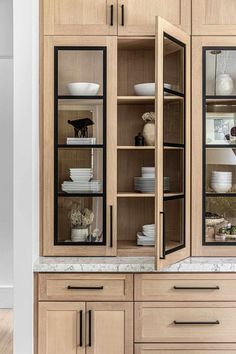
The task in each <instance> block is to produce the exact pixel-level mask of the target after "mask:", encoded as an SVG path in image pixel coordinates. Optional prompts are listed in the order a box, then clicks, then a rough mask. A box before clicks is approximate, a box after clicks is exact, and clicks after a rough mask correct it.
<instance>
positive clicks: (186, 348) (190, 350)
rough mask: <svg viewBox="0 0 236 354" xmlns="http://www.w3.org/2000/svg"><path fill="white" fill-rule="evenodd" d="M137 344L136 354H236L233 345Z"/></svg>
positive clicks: (235, 348)
mask: <svg viewBox="0 0 236 354" xmlns="http://www.w3.org/2000/svg"><path fill="white" fill-rule="evenodd" d="M220 346H221V345H219V344H217V345H212V344H210V345H209V344H196V343H192V344H186V343H182V344H136V345H135V354H235V352H236V347H235V346H234V345H232V344H224V345H223V346H221V348H220Z"/></svg>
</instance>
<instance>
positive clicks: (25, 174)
mask: <svg viewBox="0 0 236 354" xmlns="http://www.w3.org/2000/svg"><path fill="white" fill-rule="evenodd" d="M38 9H39V5H38V0H13V25H14V26H13V28H14V354H32V353H33V272H32V266H33V263H34V260H35V258H36V257H37V256H38V239H39V217H38V215H39V196H38V195H39V178H38V174H39V173H38V172H39V171H38V170H39V168H38V164H39V147H38V141H39V139H38V135H39V129H38V126H39V122H38V120H39V118H38V116H39V114H38V111H39V109H38V97H39V95H38V91H39V90H38V87H39V75H38V71H39V65H38V62H39V53H38V45H39V39H38V26H39V24H38V23H39V21H38Z"/></svg>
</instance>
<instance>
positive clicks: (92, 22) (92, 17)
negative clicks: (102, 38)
mask: <svg viewBox="0 0 236 354" xmlns="http://www.w3.org/2000/svg"><path fill="white" fill-rule="evenodd" d="M42 6H43V9H42V14H43V21H42V22H43V24H42V25H43V33H44V34H46V35H53V34H55V35H76V34H77V35H115V34H117V20H116V17H117V3H116V0H96V1H94V0H43V5H42Z"/></svg>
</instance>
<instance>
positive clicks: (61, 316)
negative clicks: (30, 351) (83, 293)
mask: <svg viewBox="0 0 236 354" xmlns="http://www.w3.org/2000/svg"><path fill="white" fill-rule="evenodd" d="M84 320H85V303H84V302H41V303H39V310H38V354H64V353H68V354H85V346H84V340H85V338H84V336H85V331H84V329H83V328H82V326H83V323H84ZM81 344H82V345H81Z"/></svg>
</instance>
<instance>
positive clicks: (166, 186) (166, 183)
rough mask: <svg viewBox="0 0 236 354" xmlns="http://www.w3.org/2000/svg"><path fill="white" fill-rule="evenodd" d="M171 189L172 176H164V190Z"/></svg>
mask: <svg viewBox="0 0 236 354" xmlns="http://www.w3.org/2000/svg"><path fill="white" fill-rule="evenodd" d="M169 191H170V177H164V192H169Z"/></svg>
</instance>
